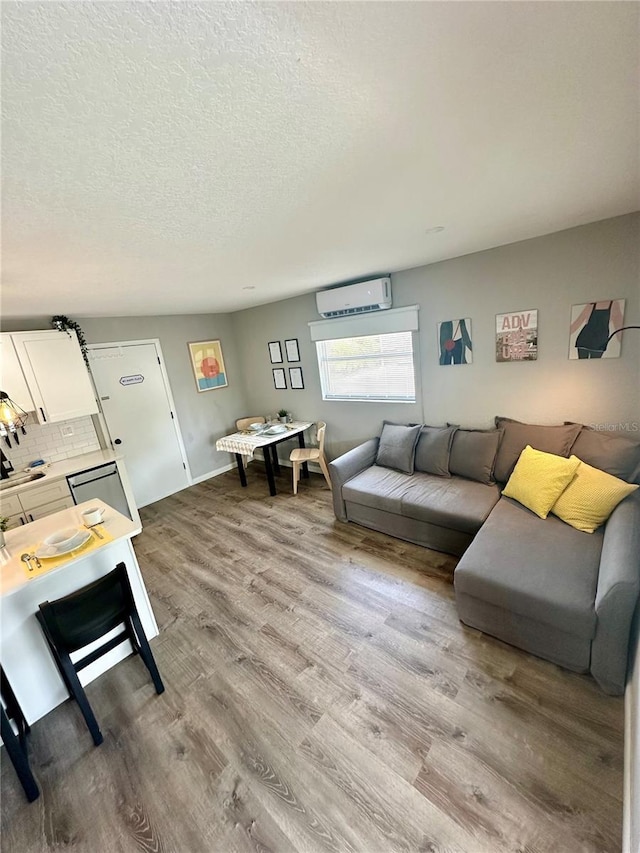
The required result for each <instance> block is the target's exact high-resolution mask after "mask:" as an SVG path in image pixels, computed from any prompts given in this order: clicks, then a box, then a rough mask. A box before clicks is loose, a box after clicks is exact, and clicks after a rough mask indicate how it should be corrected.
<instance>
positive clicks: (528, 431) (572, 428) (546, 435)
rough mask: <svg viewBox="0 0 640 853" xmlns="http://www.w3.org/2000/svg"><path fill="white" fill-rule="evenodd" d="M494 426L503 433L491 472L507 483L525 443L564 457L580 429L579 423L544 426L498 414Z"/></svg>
mask: <svg viewBox="0 0 640 853" xmlns="http://www.w3.org/2000/svg"><path fill="white" fill-rule="evenodd" d="M496 426H497V427H498V429H501V430H502V431H503V433H504V435H503V437H502V441H501V442H500V446H499V448H498V455H497V456H496V462H495V465H494V469H493V475H494V477H495V478H496V480H498V481H499V482H500V483H506V482H507V480H508V479H509V477H510V476H511V474H512V473H513V469H514V468H515V467H516V462H517V461H518V459H519V458H520V454H521V453H522V451H523V450H524V449H525V447H526V446H527V444H530V445H531V447H533V449H534V450H542V451H544V452H545V453H554V454H555V455H556V456H564V457H565V458H566V457H568V456H569V454H570V452H571V448H572V447H573V443H574V442H575V440H576V438H577V437H578V433H579V432H580V424H561V425H559V426H544V425H539V424H523V423H521V422H520V421H514V420H511V418H501V417H497V418H496Z"/></svg>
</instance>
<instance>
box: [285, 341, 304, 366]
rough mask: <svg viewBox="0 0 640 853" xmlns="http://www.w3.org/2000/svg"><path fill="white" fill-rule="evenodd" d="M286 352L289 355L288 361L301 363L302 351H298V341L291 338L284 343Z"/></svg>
mask: <svg viewBox="0 0 640 853" xmlns="http://www.w3.org/2000/svg"><path fill="white" fill-rule="evenodd" d="M284 351H285V352H286V354H287V361H300V350H299V349H298V339H297V338H289V340H288V341H285V342H284Z"/></svg>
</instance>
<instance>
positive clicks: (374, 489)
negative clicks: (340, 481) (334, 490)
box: [342, 465, 423, 515]
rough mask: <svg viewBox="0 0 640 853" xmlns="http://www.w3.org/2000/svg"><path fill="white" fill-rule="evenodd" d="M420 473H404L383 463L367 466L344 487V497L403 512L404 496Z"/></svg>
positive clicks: (365, 504) (372, 506) (376, 507)
mask: <svg viewBox="0 0 640 853" xmlns="http://www.w3.org/2000/svg"><path fill="white" fill-rule="evenodd" d="M418 476H419V477H422V476H423V475H420V474H413V475H410V474H403V473H401V472H400V471H394V470H392V469H391V468H383V467H382V466H381V465H372V466H371V467H370V468H365V470H364V471H361V472H360V473H359V474H356V476H355V477H352V478H351V479H350V480H347V482H346V483H345V484H344V486H343V487H342V497H343V499H344V500H345V501H352V502H353V503H356V504H360V505H361V506H369V507H371V508H372V509H382V510H384V511H385V512H395V513H396V514H397V515H400V514H401V513H402V504H401V501H402V496H403V495H404V493H405V491H406V490H407V487H408V485H409V483H410V482H412V480H413V479H414V477H418Z"/></svg>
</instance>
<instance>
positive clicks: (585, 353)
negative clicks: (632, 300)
mask: <svg viewBox="0 0 640 853" xmlns="http://www.w3.org/2000/svg"><path fill="white" fill-rule="evenodd" d="M624 306H625V300H624V299H602V300H600V302H583V303H582V304H581V305H572V306H571V326H570V328H569V358H620V346H621V341H622V332H620V333H619V334H617V335H614V336H613V337H612V338H611V340H609V335H611V334H612V333H613V332H615V331H616V329H619V328H620V327H621V326H624Z"/></svg>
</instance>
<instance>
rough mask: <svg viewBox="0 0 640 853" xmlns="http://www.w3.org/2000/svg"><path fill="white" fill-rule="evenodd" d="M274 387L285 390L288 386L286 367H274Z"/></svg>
mask: <svg viewBox="0 0 640 853" xmlns="http://www.w3.org/2000/svg"><path fill="white" fill-rule="evenodd" d="M273 387H274V388H275V389H276V390H277V391H285V390H286V388H287V377H286V376H285V372H284V367H274V369H273Z"/></svg>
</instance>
